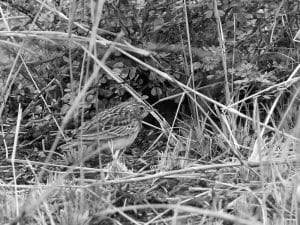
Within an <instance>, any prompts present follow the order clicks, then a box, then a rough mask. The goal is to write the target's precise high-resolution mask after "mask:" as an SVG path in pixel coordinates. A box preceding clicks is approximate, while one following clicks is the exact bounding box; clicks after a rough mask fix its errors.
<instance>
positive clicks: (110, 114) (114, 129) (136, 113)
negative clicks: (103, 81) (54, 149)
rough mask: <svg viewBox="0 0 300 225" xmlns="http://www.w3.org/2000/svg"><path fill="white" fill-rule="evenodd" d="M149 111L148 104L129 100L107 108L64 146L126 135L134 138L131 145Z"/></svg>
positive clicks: (64, 147)
mask: <svg viewBox="0 0 300 225" xmlns="http://www.w3.org/2000/svg"><path fill="white" fill-rule="evenodd" d="M148 113H149V110H148V109H147V108H146V106H145V105H143V104H142V103H138V102H136V101H127V102H124V103H121V104H119V105H117V106H114V107H112V108H109V109H106V110H104V111H102V112H100V113H98V114H97V115H96V116H95V117H94V118H92V119H91V120H90V121H87V122H86V123H84V124H83V125H82V126H80V127H79V128H78V130H77V131H76V132H75V135H74V138H73V140H72V141H71V142H69V143H68V144H66V145H64V146H63V147H62V148H63V149H66V148H70V147H71V148H72V147H74V146H77V145H79V143H82V144H84V145H92V144H93V143H95V142H100V143H103V142H108V141H118V139H120V140H123V139H124V137H125V138H126V137H128V138H130V139H132V141H130V142H128V145H129V144H131V143H132V142H133V141H134V139H135V138H136V136H137V134H138V133H139V131H140V130H141V127H142V120H143V119H144V118H145V117H146V116H147V115H148ZM121 138H122V139H121ZM125 147H127V146H124V148H125Z"/></svg>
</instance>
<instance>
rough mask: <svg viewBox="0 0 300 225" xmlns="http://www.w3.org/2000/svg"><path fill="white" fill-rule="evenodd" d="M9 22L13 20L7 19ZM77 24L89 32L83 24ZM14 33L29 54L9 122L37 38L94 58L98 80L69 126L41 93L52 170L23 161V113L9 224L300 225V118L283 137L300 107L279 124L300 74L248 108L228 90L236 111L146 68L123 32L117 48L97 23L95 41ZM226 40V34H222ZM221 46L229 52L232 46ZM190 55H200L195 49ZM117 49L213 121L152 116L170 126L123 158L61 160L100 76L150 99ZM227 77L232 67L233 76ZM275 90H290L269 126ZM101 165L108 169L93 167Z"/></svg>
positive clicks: (2, 195)
mask: <svg viewBox="0 0 300 225" xmlns="http://www.w3.org/2000/svg"><path fill="white" fill-rule="evenodd" d="M37 2H39V1H37ZM41 5H42V4H41ZM43 7H45V8H46V9H48V10H49V11H54V12H55V13H56V14H57V15H58V16H59V17H63V18H64V19H65V20H66V21H68V22H69V25H70V24H72V17H70V18H67V17H66V16H65V15H63V14H62V13H61V12H59V11H56V9H53V8H51V7H50V6H48V5H47V4H43ZM94 9H95V14H94V15H95V18H94V21H95V23H94V24H98V23H97V21H99V20H100V18H101V13H100V12H102V10H103V9H102V5H101V4H100V3H99V4H98V5H97V7H96V8H94ZM2 13H3V12H2ZM37 16H38V15H37ZM6 18H7V17H6V16H3V20H4V21H5V19H6ZM73 25H74V26H76V27H80V28H81V29H83V30H87V28H86V27H85V26H83V25H82V24H80V23H73ZM220 27H221V24H220ZM7 29H8V30H7V32H1V34H0V35H1V36H10V37H11V39H10V43H11V44H12V45H14V46H19V49H20V50H19V52H18V54H17V56H16V57H15V59H14V61H13V64H12V67H11V73H10V74H9V75H8V77H7V78H6V83H5V88H4V89H3V90H5V91H4V92H2V93H1V94H2V95H1V99H3V101H2V104H1V107H0V115H2V116H3V114H4V109H5V107H6V104H5V103H6V102H7V99H8V95H9V93H10V91H11V86H12V84H14V83H15V82H16V77H17V76H18V73H16V72H14V71H15V70H16V68H15V66H16V65H17V61H19V60H20V61H21V62H23V63H24V64H23V65H24V68H25V70H26V71H27V73H28V75H29V77H30V78H31V79H32V80H33V81H34V80H35V78H34V76H33V75H32V74H31V73H30V70H29V69H27V63H26V62H25V60H24V58H23V56H22V54H21V53H22V52H23V50H24V49H25V50H27V51H28V52H30V51H31V47H32V46H31V47H27V46H30V45H29V44H28V42H27V43H26V41H27V38H29V40H30V38H33V37H34V38H35V39H37V40H40V41H42V40H43V41H47V42H52V43H55V44H57V43H60V44H61V43H63V45H66V46H69V47H72V46H76V47H78V48H81V49H82V50H83V51H84V57H83V61H85V60H90V61H93V63H94V68H93V73H92V74H91V75H90V76H89V78H88V80H86V81H85V82H82V83H83V85H82V86H81V87H80V88H78V89H80V91H79V92H78V93H76V92H74V93H72V94H74V100H73V102H72V106H71V107H70V108H69V110H68V112H67V113H66V115H65V117H64V118H63V119H62V122H61V123H59V122H58V120H57V119H56V118H55V116H54V115H53V113H52V111H51V109H50V108H48V107H47V103H46V100H45V99H43V94H42V92H41V90H39V88H38V86H36V91H37V92H38V93H40V95H39V97H40V98H41V99H42V101H43V103H44V107H46V108H48V112H49V115H50V117H51V119H52V120H53V121H55V124H56V130H58V132H57V134H56V138H55V140H54V141H53V145H52V147H51V149H50V150H49V151H46V150H45V149H38V150H37V152H38V154H41V153H40V152H45V153H47V157H40V158H46V159H45V161H43V162H41V161H39V160H26V159H25V158H22V157H20V158H18V156H20V153H19V152H18V151H19V149H18V148H19V146H18V145H17V143H18V136H19V125H20V124H21V123H22V113H23V112H22V110H21V107H19V114H18V118H17V119H16V121H14V123H15V124H16V128H15V130H14V132H13V133H14V135H13V138H14V139H13V142H12V144H9V143H4V144H3V145H4V146H5V152H3V153H2V154H1V155H2V157H3V160H4V159H5V160H4V161H6V162H8V163H6V164H5V163H3V165H1V170H2V172H1V174H2V175H3V176H2V175H1V176H2V177H1V179H0V223H1V224H18V223H19V224H51V225H54V224H69V225H71V224H72V225H77V224H78V225H82V224H85V225H94V224H145V225H146V224H174V225H175V224H225V222H224V221H227V223H226V224H248V225H254V224H276V225H279V224H297V223H296V221H298V220H299V215H298V199H300V196H299V190H300V187H299V184H300V183H299V177H298V171H297V166H298V165H297V164H298V157H299V152H298V151H299V150H298V149H299V148H298V145H299V138H300V136H299V132H300V120H299V119H298V118H296V119H297V120H298V123H296V124H294V125H293V127H294V128H293V129H289V130H283V129H282V127H285V128H287V127H288V128H289V127H291V126H290V124H285V121H287V120H286V119H285V118H286V117H287V116H288V115H292V114H294V117H295V116H296V117H297V115H298V114H299V113H298V109H297V108H293V106H294V105H295V103H294V101H291V102H290V103H289V104H288V105H287V107H284V109H283V111H282V112H281V117H282V121H281V123H280V125H279V126H278V127H277V126H276V123H275V122H274V121H273V119H274V110H275V108H276V107H278V105H279V104H280V101H279V99H280V97H281V94H283V93H284V92H285V91H288V88H287V85H288V86H295V87H296V89H295V90H298V88H297V81H298V78H295V74H296V73H297V72H298V69H299V67H297V68H296V69H295V71H294V72H293V73H292V74H291V75H290V77H289V78H288V80H287V81H284V82H282V83H279V84H276V85H274V86H270V87H268V88H267V89H265V90H262V91H260V92H259V93H255V94H253V95H250V96H247V97H245V98H244V99H241V100H239V101H232V100H231V99H232V98H230V95H233V93H230V87H228V86H226V90H227V91H226V102H227V105H223V104H222V103H220V102H217V101H215V100H214V99H212V98H210V97H208V96H205V95H203V94H201V93H199V92H197V91H196V89H195V87H194V84H193V77H191V80H190V81H189V82H188V83H186V84H184V83H181V82H179V81H178V80H176V79H175V78H174V77H173V76H171V75H170V74H167V73H165V72H163V71H160V70H158V69H157V68H154V67H152V66H151V65H148V64H146V63H144V62H142V61H141V60H139V59H138V58H137V57H135V56H134V55H133V54H132V52H134V53H135V54H141V55H148V54H149V52H147V50H145V49H138V48H136V47H134V46H131V45H129V44H120V43H119V42H118V40H120V39H121V37H122V34H119V35H117V36H116V39H115V41H108V40H105V39H104V38H102V37H100V36H99V35H98V34H97V26H95V25H93V27H92V29H91V31H90V37H89V38H83V37H80V36H76V35H73V34H72V38H69V37H70V36H69V35H70V33H67V32H65V33H64V32H55V33H54V32H45V31H43V32H42V31H40V32H36V31H33V30H28V31H26V32H12V31H10V30H9V28H7ZM69 30H71V29H69ZM187 33H189V31H188V30H187ZM219 35H220V37H222V36H223V34H222V30H221V29H220V30H219ZM25 37H26V38H25ZM16 38H22V39H23V40H24V41H23V42H17V41H16V40H15V39H16ZM96 44H100V45H103V46H106V47H107V50H106V52H105V54H104V55H103V57H102V59H98V58H97V54H96V52H95V51H93V49H94V46H95V45H96ZM221 47H222V48H224V45H223V44H222V45H221ZM189 49H190V52H191V46H189ZM112 51H119V52H121V53H123V54H124V55H126V56H128V57H129V58H130V59H131V60H133V61H135V62H136V63H138V64H141V65H143V66H144V67H146V68H148V69H149V70H151V71H153V72H155V73H156V74H157V75H158V76H161V77H162V78H164V79H167V80H169V81H170V82H171V83H173V84H174V85H176V86H178V87H179V88H180V89H181V90H182V92H181V93H179V95H180V96H182V98H183V97H188V98H189V99H190V101H191V102H192V105H193V110H194V112H202V113H204V115H206V117H205V119H200V118H196V119H185V120H183V121H182V120H179V119H178V118H177V117H176V118H175V120H174V123H173V124H172V125H170V124H169V123H168V122H167V121H166V120H165V119H164V118H163V117H162V116H161V115H160V114H159V112H157V111H153V113H152V116H153V117H154V118H155V119H156V120H157V122H158V124H159V125H160V127H155V126H154V125H150V126H151V129H150V128H149V126H148V129H147V125H145V126H144V127H146V129H145V130H144V131H143V132H142V134H140V136H139V137H138V140H137V143H136V144H134V145H133V146H132V147H131V148H130V150H127V151H125V152H124V153H123V155H122V157H121V158H117V159H112V158H111V156H110V155H109V154H110V153H105V154H106V155H105V154H104V155H102V156H101V155H99V157H100V158H98V157H93V158H91V156H89V157H85V158H81V155H82V154H81V153H80V152H69V153H68V154H67V155H64V156H62V155H59V153H56V152H55V150H56V149H57V145H58V144H59V141H60V140H61V139H62V137H64V132H65V128H66V125H67V123H68V121H69V120H70V119H71V118H72V115H73V114H74V113H75V112H76V111H77V110H78V106H79V105H81V102H82V99H83V98H84V97H85V96H87V92H88V90H89V88H90V86H91V85H92V84H93V82H94V81H95V80H97V76H98V72H99V70H100V69H101V70H104V71H105V72H106V73H107V74H108V75H109V76H110V77H111V78H112V79H114V80H115V81H116V82H118V83H120V84H121V85H122V86H123V87H124V88H125V89H126V91H128V92H129V93H130V94H131V95H132V96H133V97H135V98H136V99H139V100H140V101H143V99H142V97H141V96H140V95H139V94H138V93H137V92H136V91H135V90H134V89H133V88H132V87H130V86H129V85H127V84H124V82H123V80H122V78H121V77H119V76H118V75H116V74H115V73H113V72H112V70H111V69H110V68H109V67H108V66H107V65H106V64H105V63H106V60H107V58H108V57H109V55H110V54H111V52H112ZM223 52H224V55H223V61H224V62H226V55H225V52H226V51H225V49H224V51H223ZM191 61H192V58H191ZM224 64H226V63H224ZM83 65H85V64H84V63H83ZM186 67H189V65H186ZM17 71H18V69H17ZM191 71H193V70H191ZM224 71H225V72H226V71H227V69H226V68H224ZM225 74H226V73H225ZM81 80H82V81H83V80H85V68H83V69H82V74H81ZM226 85H228V82H226ZM273 89H275V90H276V89H280V90H281V92H280V93H278V96H277V98H276V99H275V101H274V102H273V104H272V107H271V108H270V109H266V111H265V113H266V115H267V116H266V117H265V120H264V121H261V118H260V116H259V113H258V105H257V104H258V103H257V102H256V98H257V96H259V95H262V94H263V93H265V92H267V91H269V90H273ZM297 96H298V92H297V91H295V92H294V95H293V96H292V98H291V99H293V97H295V99H296V97H297ZM171 97H172V96H171ZM238 97H239V96H237V98H238ZM200 98H201V100H202V101H206V102H208V103H209V104H210V105H213V107H214V108H213V109H212V110H215V109H216V108H218V109H219V110H220V109H221V110H222V111H221V110H220V111H219V112H214V113H216V114H217V117H218V119H219V121H221V122H220V125H217V124H216V123H215V122H214V119H212V118H210V116H209V115H210V114H209V113H207V111H206V110H204V109H203V108H202V107H201V104H199V101H198V99H200ZM246 100H247V102H249V100H252V108H253V113H250V110H249V111H247V110H246V113H244V112H241V110H240V109H239V108H238V106H239V105H241V104H243V103H245V104H246ZM285 109H287V110H285ZM240 118H243V120H240ZM239 121H242V122H239ZM270 124H272V125H270ZM207 127H212V128H211V129H207ZM253 131H254V132H253ZM11 146H13V147H12V148H11ZM30 150H31V151H34V149H30ZM82 151H83V150H82ZM107 155H108V156H107ZM105 157H106V158H107V159H106V158H105ZM74 158H75V159H77V162H76V163H74V164H73V165H72V166H69V165H68V164H69V163H68V162H70V161H71V162H73V161H74V160H73V159H74ZM103 158H104V160H103ZM95 161H96V162H97V163H98V164H97V163H95ZM99 162H101V163H99ZM95 164H97V165H98V167H93V165H95ZM19 176H24V178H23V179H22V180H23V183H22V184H20V182H17V180H18V178H19ZM299 201H300V200H299Z"/></svg>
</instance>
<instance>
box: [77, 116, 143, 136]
mask: <svg viewBox="0 0 300 225" xmlns="http://www.w3.org/2000/svg"><path fill="white" fill-rule="evenodd" d="M96 125H97V124H95V125H94V127H90V129H88V130H86V131H84V132H83V133H82V134H80V133H79V134H78V136H80V138H82V139H83V140H86V141H89V140H90V141H93V140H99V141H101V140H109V139H114V138H117V137H124V136H128V135H133V134H135V133H136V132H139V130H140V129H141V124H140V122H139V121H137V120H135V121H132V122H131V123H128V124H126V125H118V126H106V127H103V126H102V127H101V126H99V127H98V128H97V126H96Z"/></svg>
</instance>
